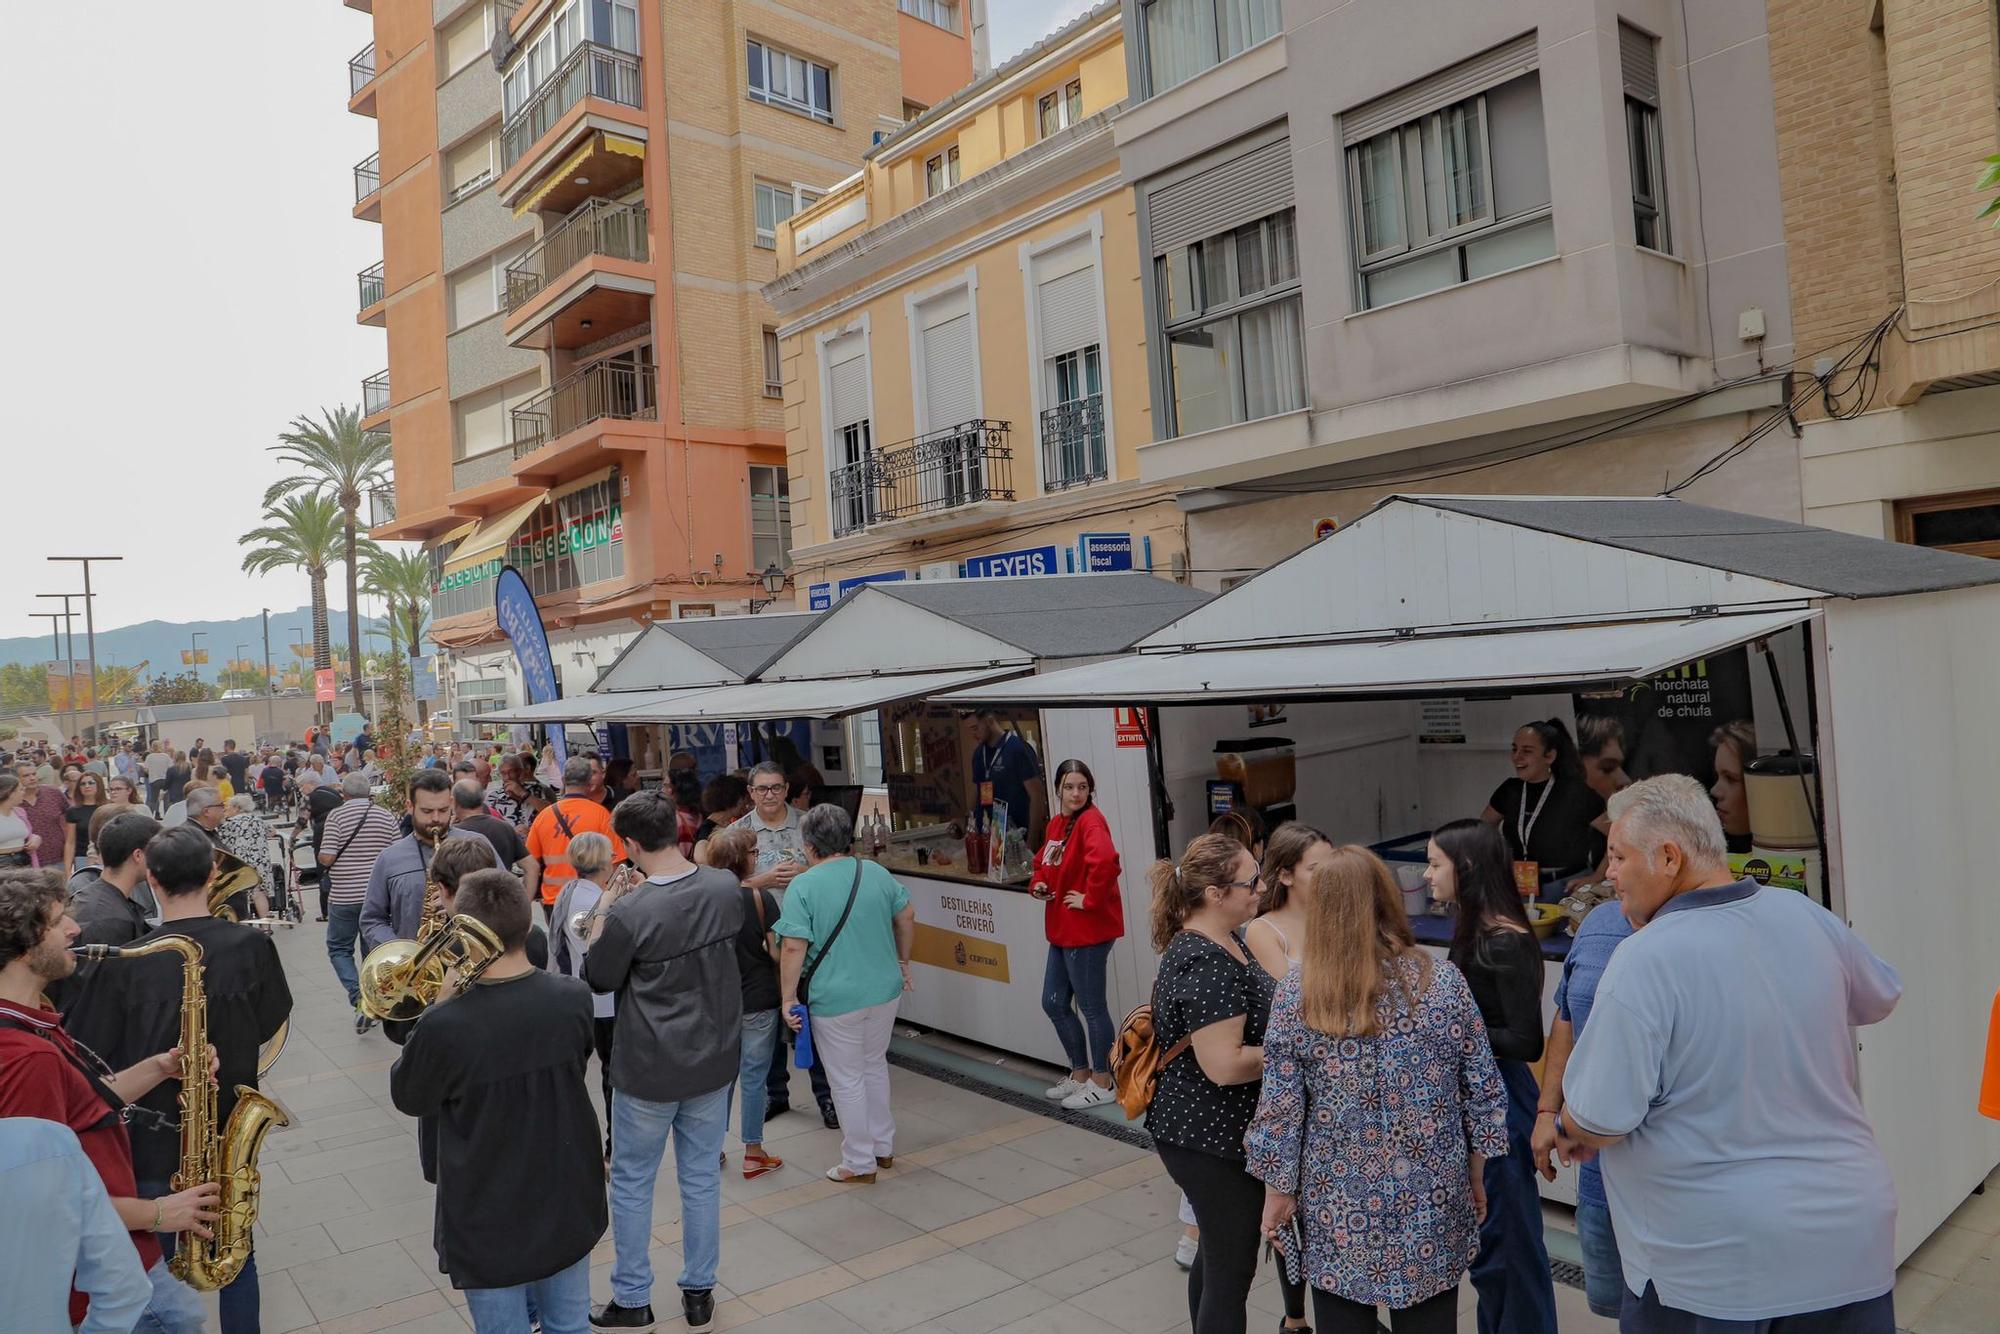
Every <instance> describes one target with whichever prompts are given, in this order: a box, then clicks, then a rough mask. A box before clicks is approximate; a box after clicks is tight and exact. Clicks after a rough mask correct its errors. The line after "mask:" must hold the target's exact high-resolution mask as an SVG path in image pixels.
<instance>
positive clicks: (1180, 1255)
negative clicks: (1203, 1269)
mask: <svg viewBox="0 0 2000 1334" xmlns="http://www.w3.org/2000/svg"><path fill="white" fill-rule="evenodd" d="M1200 1245H1201V1238H1200V1237H1190V1236H1189V1235H1188V1234H1187V1233H1185V1232H1183V1233H1181V1239H1180V1240H1179V1241H1177V1242H1175V1243H1174V1263H1175V1264H1177V1265H1179V1266H1180V1267H1181V1268H1183V1269H1193V1268H1194V1257H1195V1251H1196V1249H1197V1248H1198V1247H1199V1246H1200Z"/></svg>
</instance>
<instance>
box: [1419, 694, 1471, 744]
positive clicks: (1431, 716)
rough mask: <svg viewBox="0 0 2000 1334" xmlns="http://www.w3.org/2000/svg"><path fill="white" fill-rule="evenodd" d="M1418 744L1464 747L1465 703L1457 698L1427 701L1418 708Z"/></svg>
mask: <svg viewBox="0 0 2000 1334" xmlns="http://www.w3.org/2000/svg"><path fill="white" fill-rule="evenodd" d="M1417 707H1418V719H1419V721H1418V726H1417V744H1418V745H1420V746H1462V745H1464V744H1465V701H1464V700H1462V699H1459V698H1456V697H1446V698H1442V699H1427V700H1424V701H1422V702H1421V703H1420V704H1419V705H1418V706H1417Z"/></svg>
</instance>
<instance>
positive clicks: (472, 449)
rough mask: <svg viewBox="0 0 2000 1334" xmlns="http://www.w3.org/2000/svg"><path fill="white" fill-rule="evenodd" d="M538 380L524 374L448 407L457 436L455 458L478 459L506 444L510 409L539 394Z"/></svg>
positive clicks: (535, 377)
mask: <svg viewBox="0 0 2000 1334" xmlns="http://www.w3.org/2000/svg"><path fill="white" fill-rule="evenodd" d="M539 380H540V377H539V376H534V375H524V376H522V377H520V378H519V379H515V380H509V381H508V382H507V383H506V384H501V385H494V386H493V387H492V388H490V389H482V390H480V391H479V392H477V393H474V394H467V395H466V396H465V397H464V398H461V399H458V400H457V401H456V402H454V403H453V404H452V405H451V415H452V427H453V430H454V431H455V433H456V435H457V452H456V453H454V454H453V456H452V457H453V458H456V459H461V460H462V459H470V458H477V457H478V456H479V455H481V454H490V453H492V452H493V451H494V450H496V449H504V448H505V447H506V445H507V440H508V433H507V422H508V419H509V416H510V414H511V413H512V412H513V410H514V409H515V408H517V407H519V406H520V405H521V404H523V403H525V402H527V401H528V400H529V399H531V398H533V397H534V396H535V395H536V394H538V393H540V392H541V386H540V383H539Z"/></svg>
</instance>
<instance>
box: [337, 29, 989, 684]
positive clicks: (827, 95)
mask: <svg viewBox="0 0 2000 1334" xmlns="http://www.w3.org/2000/svg"><path fill="white" fill-rule="evenodd" d="M348 3H349V4H350V5H352V6H353V7H356V8H361V9H364V10H367V11H369V12H370V13H372V16H373V22H374V29H375V32H374V36H375V40H374V42H373V44H372V45H371V47H370V48H369V50H368V51H366V52H364V53H363V56H362V57H357V63H356V65H355V74H354V100H353V102H352V103H351V104H350V105H351V109H353V110H355V111H356V112H359V113H361V114H366V115H373V116H374V117H375V118H376V119H377V121H378V123H379V124H380V126H381V151H380V154H379V158H380V161H379V163H378V164H377V165H376V166H375V168H374V173H375V175H374V183H373V184H372V185H371V187H370V192H369V194H367V195H366V196H364V197H363V198H362V202H361V203H359V204H357V215H358V216H363V217H377V218H379V220H380V221H381V222H382V225H383V263H382V267H381V272H380V273H379V274H378V275H375V276H374V281H375V283H376V286H375V287H374V288H370V287H369V286H368V283H369V281H370V278H369V275H364V276H363V279H362V281H363V286H364V293H363V297H362V300H363V303H364V309H363V311H362V318H363V320H364V322H370V323H377V322H379V323H380V324H382V325H383V326H384V327H385V328H386V330H387V333H388V343H389V356H388V362H389V365H388V370H387V372H386V374H385V375H383V376H381V377H377V378H376V379H374V380H371V381H370V383H369V384H368V385H367V386H365V387H364V407H365V409H366V410H367V411H368V413H369V417H368V422H369V424H370V425H371V426H379V427H381V428H382V429H386V430H388V431H389V432H390V433H391V437H392V440H393V443H394V450H395V486H394V494H393V497H392V512H391V513H381V514H378V516H377V517H378V518H380V519H381V520H382V522H379V523H378V524H377V525H376V526H375V528H374V530H373V531H374V533H375V535H376V536H377V537H382V538H394V539H402V540H415V541H421V542H423V543H424V544H425V545H426V547H427V548H428V549H429V550H430V551H431V552H432V555H433V560H434V562H435V566H436V569H437V574H438V591H437V594H436V598H435V601H434V604H433V615H434V617H435V620H434V626H433V631H432V633H433V635H434V637H435V638H436V639H437V640H438V642H439V643H440V644H442V645H445V646H447V647H448V648H451V649H454V650H458V651H460V654H461V657H462V658H463V659H464V660H463V661H462V662H461V667H462V670H459V671H457V672H455V676H456V678H458V679H457V680H456V685H457V686H458V687H460V688H461V690H463V691H465V692H466V693H467V695H468V700H467V708H466V710H465V712H467V713H471V712H474V711H475V709H474V708H473V707H472V700H473V699H478V700H482V701H490V702H491V703H492V704H493V705H494V706H497V704H498V702H499V701H500V700H501V699H503V698H506V697H509V696H511V697H513V698H517V699H518V697H519V690H518V685H517V684H516V683H514V682H512V680H511V677H510V676H503V675H501V674H499V673H497V672H490V671H489V673H488V674H484V675H482V673H481V671H480V660H481V658H482V656H483V655H480V654H479V653H478V652H477V650H478V649H479V647H480V646H482V645H490V644H492V643H493V642H494V641H496V640H497V638H498V632H497V629H496V628H495V626H494V622H493V612H492V580H493V579H494V577H496V576H497V574H498V573H499V571H500V569H501V568H503V566H505V565H508V564H511V565H514V566H515V567H516V568H518V569H520V570H521V571H522V573H523V574H524V575H525V576H526V578H527V580H528V582H529V585H530V586H531V587H532V588H533V589H534V590H535V592H536V594H537V597H538V601H539V602H540V604H541V608H542V614H543V617H544V620H545V621H546V623H547V625H548V628H549V631H550V639H551V643H552V647H553V648H554V650H555V657H556V665H557V668H558V670H559V671H564V672H579V673H580V674H581V675H580V680H581V681H582V682H584V683H587V682H588V681H589V679H591V677H592V676H594V674H595V668H596V667H598V666H601V665H603V664H606V663H608V662H609V661H610V660H611V657H612V656H613V655H614V654H615V652H616V651H617V650H618V648H620V647H622V645H623V643H625V642H626V641H627V640H629V638H630V637H631V636H632V635H633V634H635V633H636V632H637V631H638V630H639V629H641V628H642V627H643V626H644V625H645V624H646V623H648V622H650V621H652V620H657V619H665V618H670V617H675V616H702V615H715V614H718V613H721V612H725V611H733V610H740V609H742V608H743V607H744V606H745V604H746V603H747V602H748V601H749V600H750V599H751V598H752V597H753V596H756V597H761V596H762V588H761V585H760V582H759V576H760V575H761V574H762V572H763V571H765V570H767V569H768V568H770V567H772V566H774V565H775V566H777V567H779V568H780V569H782V568H783V567H784V566H785V565H786V564H787V562H788V560H789V539H790V525H789V518H788V510H789V498H788V494H787V488H786V480H787V479H786V470H785V459H786V451H785V438H784V420H783V408H782V404H781V401H780V398H779V396H778V390H777V386H776V374H775V367H776V358H775V356H774V355H773V353H774V347H773V340H772V339H771V338H770V337H769V336H768V331H769V330H771V329H772V328H773V327H774V326H775V324H776V318H775V315H774V313H773V312H772V310H771V309H770V307H769V306H768V305H767V304H766V303H765V301H764V300H763V298H762V296H761V295H760V288H761V287H762V285H763V284H764V283H765V282H767V281H769V279H770V278H771V277H772V276H773V275H774V274H775V272H776V249H775V247H776V237H777V227H778V225H779V224H780V223H781V222H782V221H783V220H784V219H785V218H787V217H789V216H790V215H791V214H792V213H793V212H794V211H796V210H797V209H798V208H800V207H801V206H804V205H808V204H810V203H811V202H813V201H814V200H815V199H817V198H818V197H819V195H820V194H821V193H822V192H824V191H825V190H826V189H827V188H828V187H830V186H831V185H832V184H834V183H835V182H837V181H839V180H841V179H843V178H844V177H846V176H848V175H849V174H851V173H852V172H853V170H854V168H855V166H856V164H857V163H859V162H860V160H861V157H862V154H863V153H864V152H865V151H867V149H868V148H869V147H870V145H871V144H872V143H873V142H874V141H875V140H876V139H877V138H878V137H879V136H881V135H883V134H886V133H888V132H890V131H892V130H894V129H895V128H896V127H898V126H900V125H901V124H902V123H903V122H904V120H905V118H906V117H907V116H908V115H911V114H915V113H916V111H917V110H918V109H920V108H922V107H924V106H928V105H930V104H932V103H934V102H937V101H941V100H944V99H945V98H947V97H948V96H949V95H950V94H951V92H952V90H954V89H956V88H958V87H961V86H963V85H964V84H966V83H968V82H970V80H971V78H972V75H973V49H974V39H975V36H976V35H979V34H976V33H975V31H974V30H975V28H978V27H980V26H981V25H980V24H979V23H978V22H976V20H977V19H978V18H979V15H978V14H977V13H975V12H974V9H973V7H970V6H969V5H968V4H967V3H966V0H815V3H813V4H810V5H808V4H803V3H790V2H788V0H528V2H527V3H522V4H518V5H517V4H514V3H508V2H507V0H372V4H371V3H367V2H366V0H348ZM357 182H358V183H357V186H356V189H357V192H359V191H360V190H362V189H363V185H364V183H367V182H365V181H364V180H363V177H362V175H361V173H360V171H359V169H357ZM371 296H373V297H378V298H379V299H377V300H374V301H372V302H371V301H370V300H369V298H370V297H371ZM484 656H490V658H491V659H492V660H493V661H494V662H495V663H496V664H497V662H498V661H499V660H500V655H498V654H493V655H484ZM571 684H572V685H574V682H572V683H571Z"/></svg>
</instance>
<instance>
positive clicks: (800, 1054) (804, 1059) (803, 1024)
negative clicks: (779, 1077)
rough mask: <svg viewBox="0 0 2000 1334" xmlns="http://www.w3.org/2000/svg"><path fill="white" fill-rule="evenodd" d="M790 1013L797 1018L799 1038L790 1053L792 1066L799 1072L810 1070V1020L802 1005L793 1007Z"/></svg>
mask: <svg viewBox="0 0 2000 1334" xmlns="http://www.w3.org/2000/svg"><path fill="white" fill-rule="evenodd" d="M792 1013H793V1014H795V1015H797V1016H798V1017H799V1036H798V1041H797V1042H796V1043H795V1044H794V1048H793V1052H792V1064H793V1065H795V1066H797V1067H798V1068H799V1069H801V1070H810V1069H811V1068H812V1063H813V1026H812V1018H811V1016H809V1015H808V1014H807V1013H806V1007H805V1006H803V1005H794V1006H793V1007H792Z"/></svg>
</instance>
